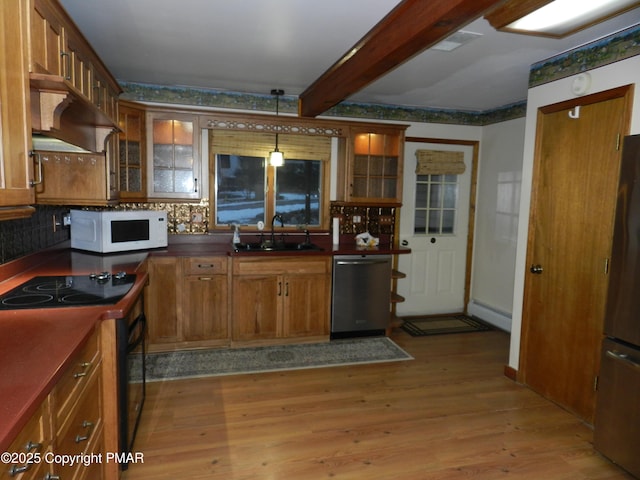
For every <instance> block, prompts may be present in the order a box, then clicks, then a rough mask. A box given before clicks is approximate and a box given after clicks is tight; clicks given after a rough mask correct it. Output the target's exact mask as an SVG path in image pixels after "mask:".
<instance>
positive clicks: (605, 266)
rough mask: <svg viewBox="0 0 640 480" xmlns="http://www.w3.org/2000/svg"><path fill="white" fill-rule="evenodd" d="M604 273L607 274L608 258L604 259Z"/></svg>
mask: <svg viewBox="0 0 640 480" xmlns="http://www.w3.org/2000/svg"><path fill="white" fill-rule="evenodd" d="M604 274H605V275H609V259H608V258H605V259H604Z"/></svg>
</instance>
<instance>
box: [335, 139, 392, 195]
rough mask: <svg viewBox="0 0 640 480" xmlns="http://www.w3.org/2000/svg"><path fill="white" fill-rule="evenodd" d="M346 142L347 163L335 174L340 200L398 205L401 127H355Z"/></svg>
mask: <svg viewBox="0 0 640 480" xmlns="http://www.w3.org/2000/svg"><path fill="white" fill-rule="evenodd" d="M346 142H347V148H346V160H347V161H346V162H345V164H344V166H343V168H341V169H340V170H339V172H338V184H339V185H340V186H341V187H342V188H341V191H340V192H338V195H339V196H340V197H341V198H339V200H343V201H347V202H364V203H367V202H372V201H374V202H376V203H400V202H401V201H402V165H403V158H402V155H403V145H404V127H403V128H402V129H396V128H389V129H384V128H376V129H370V128H366V129H359V128H357V127H354V128H352V130H351V135H350V136H349V137H348V138H347V140H346Z"/></svg>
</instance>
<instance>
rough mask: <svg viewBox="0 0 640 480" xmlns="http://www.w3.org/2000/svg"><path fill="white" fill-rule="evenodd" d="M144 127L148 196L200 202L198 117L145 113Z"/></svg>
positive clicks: (168, 113)
mask: <svg viewBox="0 0 640 480" xmlns="http://www.w3.org/2000/svg"><path fill="white" fill-rule="evenodd" d="M146 123H147V156H148V160H149V161H148V175H147V196H148V197H149V198H174V199H185V200H192V199H199V198H200V197H201V190H202V188H201V185H200V155H199V145H200V131H199V129H198V128H197V125H198V123H197V116H196V115H190V114H184V115H183V114H176V113H171V112H166V113H165V112H148V113H147V117H146Z"/></svg>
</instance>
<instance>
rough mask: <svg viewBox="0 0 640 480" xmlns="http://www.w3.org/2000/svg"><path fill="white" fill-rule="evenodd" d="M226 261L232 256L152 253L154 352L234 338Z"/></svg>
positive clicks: (150, 319)
mask: <svg viewBox="0 0 640 480" xmlns="http://www.w3.org/2000/svg"><path fill="white" fill-rule="evenodd" d="M227 262H228V257H227V256H217V257H151V258H149V260H148V266H147V271H148V273H149V284H148V286H147V291H146V298H147V301H146V302H145V309H146V316H147V322H148V325H149V350H150V351H162V350H173V349H177V348H190V347H204V346H216V345H227V344H228V343H229V316H228V302H229V295H228V289H229V287H228V281H229V280H228V276H227Z"/></svg>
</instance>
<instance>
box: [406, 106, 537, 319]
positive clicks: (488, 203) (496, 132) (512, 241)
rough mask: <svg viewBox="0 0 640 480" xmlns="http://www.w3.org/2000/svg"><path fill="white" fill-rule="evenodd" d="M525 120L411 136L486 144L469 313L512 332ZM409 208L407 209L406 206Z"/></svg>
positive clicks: (411, 131) (416, 127) (419, 127)
mask: <svg viewBox="0 0 640 480" xmlns="http://www.w3.org/2000/svg"><path fill="white" fill-rule="evenodd" d="M524 127H525V119H524V118H519V119H516V120H510V121H507V122H502V123H498V124H494V125H489V126H486V127H475V126H461V125H441V124H424V123H413V124H411V126H410V127H409V128H408V129H407V132H406V136H407V137H422V138H438V139H447V140H471V141H479V142H480V153H479V159H478V166H479V168H478V184H477V192H476V194H477V197H476V219H475V232H474V236H475V238H474V256H473V264H472V267H471V268H472V277H471V292H470V293H471V295H470V302H469V304H468V305H467V309H468V312H469V313H470V314H472V315H475V316H477V317H478V318H481V319H483V320H485V321H487V322H489V323H492V324H494V325H496V326H497V327H499V328H501V329H503V330H507V331H510V330H511V312H512V303H513V275H514V271H515V258H516V245H517V241H516V240H517V226H518V215H519V204H520V182H521V173H522V151H523V143H524ZM403 208H407V206H405V207H403Z"/></svg>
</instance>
